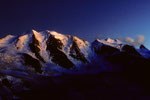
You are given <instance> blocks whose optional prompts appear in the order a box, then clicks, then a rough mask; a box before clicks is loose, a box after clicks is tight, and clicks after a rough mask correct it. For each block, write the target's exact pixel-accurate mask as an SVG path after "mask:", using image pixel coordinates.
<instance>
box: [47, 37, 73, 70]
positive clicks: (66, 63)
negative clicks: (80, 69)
mask: <svg viewBox="0 0 150 100" xmlns="http://www.w3.org/2000/svg"><path fill="white" fill-rule="evenodd" d="M62 47H63V43H62V42H61V41H60V40H59V39H56V38H55V37H54V36H50V37H49V39H48V40H47V49H46V50H48V51H49V52H50V57H52V61H53V62H54V63H56V64H58V65H59V66H62V67H64V68H67V69H69V68H72V67H73V66H74V64H73V63H72V62H71V61H70V60H69V59H68V57H67V56H66V55H65V53H64V52H62V51H61V49H62Z"/></svg>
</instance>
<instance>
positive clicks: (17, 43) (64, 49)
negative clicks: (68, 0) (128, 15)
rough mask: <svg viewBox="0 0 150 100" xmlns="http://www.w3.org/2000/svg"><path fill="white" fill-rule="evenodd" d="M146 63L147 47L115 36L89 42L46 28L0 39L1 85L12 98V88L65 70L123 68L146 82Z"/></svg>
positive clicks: (82, 71)
mask: <svg viewBox="0 0 150 100" xmlns="http://www.w3.org/2000/svg"><path fill="white" fill-rule="evenodd" d="M149 66H150V51H149V50H148V49H147V48H146V47H145V46H144V45H141V46H140V48H135V47H133V46H131V45H128V44H124V43H123V42H121V41H120V40H118V39H111V38H107V39H102V40H100V39H96V40H94V41H93V42H92V43H90V42H88V41H85V40H83V39H80V38H78V37H76V36H72V35H64V34H60V33H57V32H55V31H48V30H47V31H43V32H37V31H35V30H31V31H29V32H26V33H24V34H22V35H19V36H13V35H8V36H6V37H4V38H2V39H0V74H1V76H0V77H1V78H0V81H1V83H2V88H0V89H3V90H4V91H6V94H4V95H8V93H9V95H8V96H10V97H11V98H12V96H13V95H14V94H13V93H12V92H11V90H13V91H18V90H19V91H24V89H26V88H29V83H30V84H31V83H36V81H37V80H38V79H41V77H42V78H43V77H47V76H59V75H65V74H87V73H88V74H89V73H90V74H98V73H100V72H123V73H128V74H127V76H130V78H133V79H137V77H138V79H137V80H138V81H143V82H144V83H148V82H147V81H145V80H143V77H145V78H146V77H147V76H148V75H149V70H150V68H149ZM133 72H134V74H133ZM139 73H141V74H139ZM37 77H38V78H37ZM139 77H142V78H139ZM137 80H136V81H137ZM16 84H17V85H16ZM36 84H37V83H36ZM39 84H40V82H39ZM0 85H1V84H0ZM12 86H13V88H12ZM18 86H19V87H18ZM10 87H11V89H10ZM21 87H22V88H21ZM0 92H1V91H0ZM15 94H18V92H17V93H15ZM8 96H7V97H8ZM8 98H9V97H8Z"/></svg>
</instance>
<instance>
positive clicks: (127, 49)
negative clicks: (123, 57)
mask: <svg viewBox="0 0 150 100" xmlns="http://www.w3.org/2000/svg"><path fill="white" fill-rule="evenodd" d="M122 50H123V51H124V52H127V53H128V54H131V55H136V56H141V54H140V53H138V52H137V51H136V49H135V48H134V47H133V46H130V45H124V46H123V47H122Z"/></svg>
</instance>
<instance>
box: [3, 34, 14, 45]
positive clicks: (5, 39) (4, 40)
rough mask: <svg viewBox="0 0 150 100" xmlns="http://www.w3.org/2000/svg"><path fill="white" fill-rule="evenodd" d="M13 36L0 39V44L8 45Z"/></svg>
mask: <svg viewBox="0 0 150 100" xmlns="http://www.w3.org/2000/svg"><path fill="white" fill-rule="evenodd" d="M14 37H15V36H13V35H7V36H6V37H4V38H2V39H0V44H1V45H2V44H6V43H9V42H10V41H11V39H12V38H14Z"/></svg>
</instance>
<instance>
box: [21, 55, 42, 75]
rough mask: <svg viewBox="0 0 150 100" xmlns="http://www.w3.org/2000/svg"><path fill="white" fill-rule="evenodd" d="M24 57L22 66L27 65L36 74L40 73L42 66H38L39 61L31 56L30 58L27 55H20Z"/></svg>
mask: <svg viewBox="0 0 150 100" xmlns="http://www.w3.org/2000/svg"><path fill="white" fill-rule="evenodd" d="M22 55H23V57H24V64H25V65H29V66H31V67H33V68H34V69H35V71H36V72H39V73H41V72H42V70H41V67H42V65H41V64H40V61H39V60H37V59H35V58H33V57H32V56H30V55H29V54H26V53H23V54H22Z"/></svg>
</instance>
